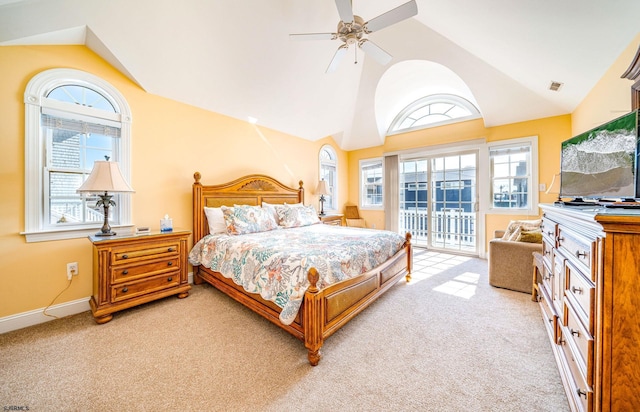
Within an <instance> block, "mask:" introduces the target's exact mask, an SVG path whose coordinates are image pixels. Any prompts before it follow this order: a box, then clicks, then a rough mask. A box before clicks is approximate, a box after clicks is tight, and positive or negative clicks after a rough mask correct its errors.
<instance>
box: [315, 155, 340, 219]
mask: <svg viewBox="0 0 640 412" xmlns="http://www.w3.org/2000/svg"><path fill="white" fill-rule="evenodd" d="M319 160H320V180H325V181H326V182H327V184H328V185H329V193H330V194H329V195H325V197H324V198H325V202H324V209H325V210H330V211H335V210H337V209H338V200H337V197H338V195H337V193H338V155H337V154H336V151H335V149H334V148H333V147H331V146H329V145H324V146H322V148H321V149H320V159H319Z"/></svg>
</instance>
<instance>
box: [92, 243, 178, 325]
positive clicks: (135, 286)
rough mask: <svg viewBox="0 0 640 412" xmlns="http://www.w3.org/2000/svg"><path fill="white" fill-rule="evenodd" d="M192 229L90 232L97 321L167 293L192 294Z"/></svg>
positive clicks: (94, 307)
mask: <svg viewBox="0 0 640 412" xmlns="http://www.w3.org/2000/svg"><path fill="white" fill-rule="evenodd" d="M190 234H191V232H189V231H173V232H163V233H161V232H151V233H150V234H146V235H126V236H113V237H100V236H89V240H91V242H92V243H93V296H91V300H90V301H89V304H90V305H91V312H92V313H93V317H94V318H95V320H96V322H97V323H106V322H109V321H110V320H111V318H113V315H112V314H113V312H117V311H120V310H123V309H127V308H130V307H133V306H137V305H140V304H142V303H146V302H150V301H152V300H156V299H160V298H164V297H166V296H171V295H178V297H179V298H186V297H187V296H189V289H191V286H190V285H189V282H188V272H187V266H188V265H187V254H188V250H187V239H188V238H189V235H190Z"/></svg>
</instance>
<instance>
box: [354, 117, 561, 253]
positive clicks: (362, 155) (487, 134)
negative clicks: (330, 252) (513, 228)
mask: <svg viewBox="0 0 640 412" xmlns="http://www.w3.org/2000/svg"><path fill="white" fill-rule="evenodd" d="M527 136H538V158H539V163H540V164H539V169H538V180H539V182H540V183H546V184H549V183H550V182H551V179H552V177H553V175H554V173H558V172H559V169H560V151H559V147H560V142H562V141H563V140H566V139H568V138H569V137H570V136H571V118H570V116H569V115H564V116H555V117H549V118H546V119H538V120H532V121H527V122H521V123H514V124H509V125H505V126H498V127H489V128H486V127H484V123H483V121H482V120H472V121H468V122H464V123H458V124H455V125H450V126H442V127H435V128H431V129H424V130H418V131H414V132H411V133H405V134H400V135H394V136H390V137H388V138H387V139H386V141H385V143H384V145H383V146H378V147H375V148H368V149H363V150H356V151H352V152H349V188H350V191H349V200H350V201H352V202H356V201H357V199H358V184H359V183H358V162H359V160H361V159H369V158H372V157H379V156H382V155H383V154H384V153H386V152H394V151H399V150H409V149H416V148H428V147H429V146H434V145H440V144H443V143H452V142H458V143H464V142H465V141H469V140H474V139H480V138H484V139H486V141H487V142H495V141H499V140H505V139H512V138H517V137H527ZM539 196H540V198H539V200H540V202H542V203H549V202H553V201H554V200H555V196H554V195H551V194H549V195H547V194H545V193H544V192H540V193H539ZM361 214H362V215H363V217H364V218H365V219H366V221H367V224H368V225H369V226H371V225H372V224H375V225H376V227H378V228H382V227H384V212H383V211H367V210H365V211H361ZM526 218H531V216H523V215H487V217H486V221H485V224H486V239H485V240H486V241H487V242H488V241H489V240H490V239H491V238H492V237H493V232H494V230H496V229H503V228H505V227H506V226H507V224H508V223H509V220H511V219H526Z"/></svg>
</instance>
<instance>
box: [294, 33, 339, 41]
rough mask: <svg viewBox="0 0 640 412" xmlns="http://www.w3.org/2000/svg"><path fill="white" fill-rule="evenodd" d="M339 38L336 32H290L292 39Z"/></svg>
mask: <svg viewBox="0 0 640 412" xmlns="http://www.w3.org/2000/svg"><path fill="white" fill-rule="evenodd" d="M337 38H338V35H337V34H336V33H299V34H290V35H289V39H290V40H335V39H337Z"/></svg>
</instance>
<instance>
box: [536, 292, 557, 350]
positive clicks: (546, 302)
mask: <svg viewBox="0 0 640 412" xmlns="http://www.w3.org/2000/svg"><path fill="white" fill-rule="evenodd" d="M538 299H539V300H538V303H539V304H540V310H541V311H542V319H543V320H544V326H545V327H546V328H547V332H548V333H549V337H550V338H551V341H552V342H553V343H558V340H557V338H558V334H557V330H558V329H557V328H558V316H556V313H555V311H554V310H553V306H552V303H551V300H550V299H549V294H548V293H547V291H546V290H545V289H544V288H542V289H540V293H539V294H538Z"/></svg>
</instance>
